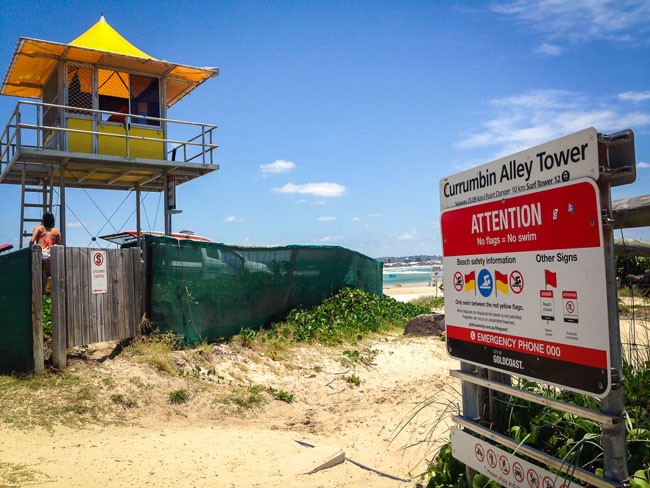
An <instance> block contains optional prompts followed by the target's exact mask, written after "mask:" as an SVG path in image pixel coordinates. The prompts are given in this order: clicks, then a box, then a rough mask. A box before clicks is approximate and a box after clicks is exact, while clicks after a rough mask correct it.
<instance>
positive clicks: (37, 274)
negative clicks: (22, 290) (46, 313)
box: [32, 246, 45, 374]
mask: <svg viewBox="0 0 650 488" xmlns="http://www.w3.org/2000/svg"><path fill="white" fill-rule="evenodd" d="M42 256H43V253H42V250H41V246H33V247H32V345H33V356H34V373H35V374H43V373H44V372H45V361H44V359H43V260H42Z"/></svg>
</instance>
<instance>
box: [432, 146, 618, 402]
mask: <svg viewBox="0 0 650 488" xmlns="http://www.w3.org/2000/svg"><path fill="white" fill-rule="evenodd" d="M585 144H586V143H585ZM577 147H578V151H582V149H580V147H581V146H580V145H579V146H577ZM583 149H585V151H586V147H584V148H583ZM571 153H572V150H569V153H568V154H569V158H570V154H571ZM490 171H491V170H490ZM493 191H494V192H495V193H497V194H498V193H500V192H502V193H503V192H504V191H505V190H504V189H500V188H499V187H495V188H494V189H493ZM441 228H442V241H443V244H442V246H443V255H444V258H443V264H444V269H445V274H444V277H445V281H444V285H445V322H446V332H447V348H448V352H449V354H450V355H451V356H452V357H454V358H457V359H460V360H463V361H466V362H469V363H473V364H477V365H481V366H486V367H490V368H493V369H496V370H499V371H503V372H506V373H513V374H516V375H518V376H523V377H528V378H531V379H533V380H538V381H542V382H546V383H551V384H555V385H558V386H561V387H564V388H568V389H571V390H574V391H578V392H582V393H588V394H593V395H595V396H600V397H602V396H605V395H606V394H607V393H608V391H609V388H610V357H609V356H610V353H609V349H610V348H609V333H608V327H609V324H608V313H607V289H606V280H605V258H604V249H603V235H602V226H601V213H600V198H599V190H598V187H597V186H596V184H595V183H594V181H593V180H592V179H591V178H583V179H578V180H575V181H569V182H567V183H557V184H553V185H552V186H550V187H549V188H548V189H538V188H534V189H532V190H529V191H524V192H517V193H516V194H512V193H511V192H510V193H507V194H502V195H500V197H498V198H492V199H490V200H488V201H486V202H479V203H473V204H467V205H463V206H459V207H456V208H450V209H448V210H445V211H444V212H443V213H442V216H441Z"/></svg>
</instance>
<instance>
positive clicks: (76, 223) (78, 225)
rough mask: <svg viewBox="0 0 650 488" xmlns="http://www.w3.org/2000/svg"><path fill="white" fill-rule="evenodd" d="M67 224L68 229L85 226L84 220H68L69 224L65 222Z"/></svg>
mask: <svg viewBox="0 0 650 488" xmlns="http://www.w3.org/2000/svg"><path fill="white" fill-rule="evenodd" d="M65 226H66V227H67V228H68V229H78V228H79V227H83V226H84V223H83V222H80V221H77V222H68V223H67V224H65Z"/></svg>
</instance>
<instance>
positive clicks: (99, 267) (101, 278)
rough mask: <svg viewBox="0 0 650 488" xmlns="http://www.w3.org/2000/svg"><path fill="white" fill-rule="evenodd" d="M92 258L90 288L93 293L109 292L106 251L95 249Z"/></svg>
mask: <svg viewBox="0 0 650 488" xmlns="http://www.w3.org/2000/svg"><path fill="white" fill-rule="evenodd" d="M90 259H91V262H90V289H91V290H92V292H93V294H98V293H107V292H108V279H107V273H106V251H93V252H92V253H91V258H90Z"/></svg>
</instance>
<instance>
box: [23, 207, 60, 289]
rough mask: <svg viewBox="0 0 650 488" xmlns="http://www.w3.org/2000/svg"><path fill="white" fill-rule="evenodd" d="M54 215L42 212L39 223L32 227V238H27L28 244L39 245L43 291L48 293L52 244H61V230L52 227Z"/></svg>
mask: <svg viewBox="0 0 650 488" xmlns="http://www.w3.org/2000/svg"><path fill="white" fill-rule="evenodd" d="M54 222H55V221H54V215H52V214H51V213H49V212H46V213H44V214H43V219H42V220H41V225H37V226H35V227H34V232H32V238H31V239H30V240H29V245H30V246H34V245H37V246H40V247H41V249H42V252H43V272H44V273H45V278H46V284H45V292H46V293H49V291H50V288H51V278H50V277H51V267H50V253H51V250H52V246H54V245H61V244H62V242H63V241H62V239H61V232H60V231H59V230H58V229H57V228H55V227H54Z"/></svg>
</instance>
